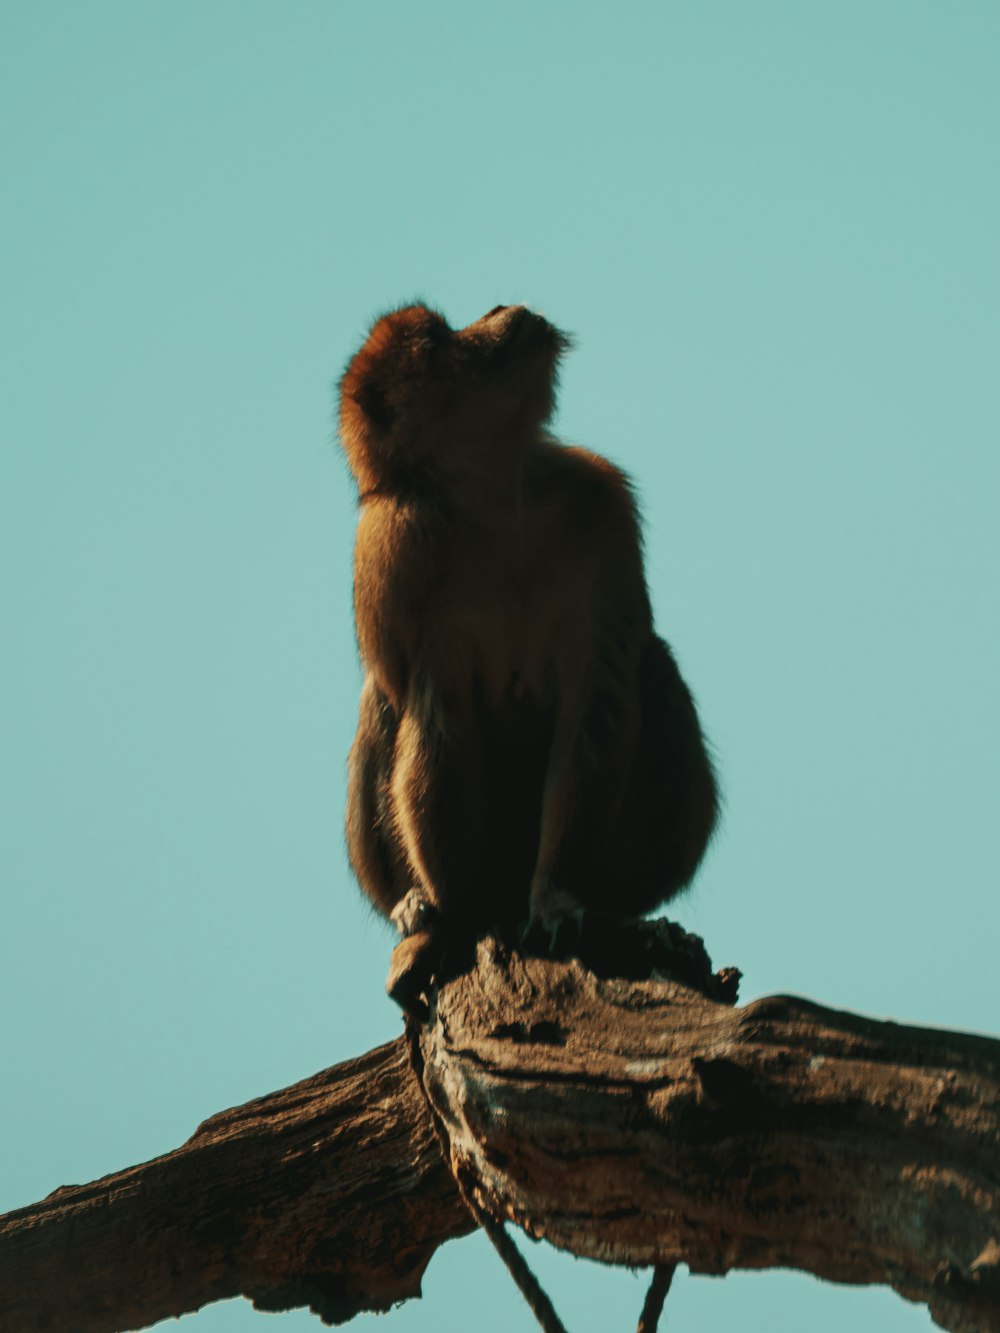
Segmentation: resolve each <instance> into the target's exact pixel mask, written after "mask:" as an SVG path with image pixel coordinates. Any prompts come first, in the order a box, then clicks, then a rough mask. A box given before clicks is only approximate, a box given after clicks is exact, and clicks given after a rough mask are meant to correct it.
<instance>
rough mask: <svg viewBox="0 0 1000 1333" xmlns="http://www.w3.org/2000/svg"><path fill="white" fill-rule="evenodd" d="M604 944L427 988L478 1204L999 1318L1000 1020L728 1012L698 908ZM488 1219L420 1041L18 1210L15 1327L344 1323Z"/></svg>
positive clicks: (2, 1259) (559, 1231) (638, 1258)
mask: <svg viewBox="0 0 1000 1333" xmlns="http://www.w3.org/2000/svg"><path fill="white" fill-rule="evenodd" d="M637 938H638V939H639V942H638V944H637V943H636V939H637ZM609 939H610V936H608V933H607V932H603V933H602V941H601V944H600V947H591V948H589V949H584V950H583V953H584V955H585V956H586V959H587V964H588V966H584V965H583V964H582V963H581V962H579V961H566V962H558V961H552V960H547V959H538V958H524V957H522V956H520V955H519V954H517V953H515V952H513V951H510V950H508V949H506V948H504V947H503V946H502V945H500V944H499V943H498V942H496V941H494V940H486V941H483V942H481V944H480V946H479V952H478V959H477V962H476V966H475V968H474V969H473V970H471V971H470V972H468V973H466V974H465V975H462V976H458V977H456V978H454V979H453V980H451V981H449V982H448V983H447V984H446V985H444V986H443V987H442V988H441V990H440V992H439V993H438V995H437V996H436V997H432V1003H431V1015H430V1021H429V1023H428V1024H427V1026H426V1027H425V1028H424V1029H423V1031H422V1032H421V1034H420V1042H419V1058H418V1061H417V1063H418V1066H419V1065H420V1064H421V1063H422V1066H423V1078H424V1082H425V1085H426V1088H427V1093H428V1095H429V1097H430V1099H431V1102H432V1104H433V1107H434V1111H435V1117H436V1118H437V1120H438V1122H439V1125H440V1126H442V1127H443V1128H444V1130H445V1134H446V1139H447V1141H448V1142H449V1143H450V1151H451V1155H452V1160H453V1163H454V1167H455V1169H456V1170H457V1171H458V1172H459V1173H460V1175H461V1178H462V1180H463V1183H464V1185H465V1187H466V1189H470V1190H471V1191H472V1192H473V1193H474V1194H475V1196H476V1198H477V1200H478V1201H479V1203H480V1204H481V1205H483V1206H484V1207H485V1208H486V1209H487V1210H489V1211H492V1212H494V1213H496V1214H498V1215H501V1216H506V1217H510V1218H513V1219H514V1220H515V1221H517V1222H518V1223H519V1224H520V1225H522V1226H523V1227H524V1228H525V1229H526V1230H527V1231H528V1232H529V1234H531V1235H534V1236H544V1237H546V1238H547V1239H549V1240H551V1241H552V1242H553V1243H554V1244H556V1245H558V1246H561V1247H563V1248H565V1249H569V1250H572V1251H573V1252H574V1253H575V1254H579V1255H586V1256H589V1257H591V1258H595V1259H600V1260H603V1261H606V1262H611V1263H623V1264H629V1265H633V1266H638V1265H644V1264H651V1263H654V1262H659V1263H664V1264H669V1263H673V1262H682V1263H686V1264H687V1265H688V1266H689V1267H690V1268H691V1269H692V1270H693V1271H695V1272H702V1273H717V1274H721V1273H725V1272H728V1271H729V1270H730V1269H733V1268H768V1267H777V1266H780V1267H785V1268H799V1269H803V1270H805V1271H807V1272H810V1273H814V1274H815V1275H816V1276H818V1277H821V1278H827V1279H831V1280H834V1281H839V1282H852V1283H873V1282H878V1283H884V1284H888V1285H890V1286H892V1287H893V1288H894V1289H895V1290H896V1291H897V1292H899V1293H900V1294H901V1295H903V1296H905V1297H906V1298H907V1299H909V1300H914V1301H921V1302H924V1303H926V1304H927V1305H928V1306H929V1307H930V1310H931V1313H932V1316H933V1318H934V1319H935V1321H936V1322H937V1323H938V1324H939V1325H940V1326H941V1327H943V1328H946V1329H950V1330H953V1331H954V1333H986V1330H995V1329H997V1328H1000V1281H998V1272H1000V1245H998V1243H997V1242H998V1238H1000V1178H998V1172H1000V1164H998V1153H997V1148H998V1143H1000V1139H998V1113H1000V1079H998V1074H1000V1042H996V1041H991V1040H989V1039H987V1038H984V1037H975V1036H969V1035H963V1034H959V1033H952V1032H944V1031H934V1030H928V1029H920V1028H908V1027H902V1026H898V1025H896V1024H893V1023H880V1022H875V1021H874V1020H871V1019H866V1018H861V1017H857V1016H854V1015H850V1014H843V1013H837V1012H835V1011H832V1010H828V1009H823V1008H822V1007H820V1006H819V1005H814V1004H811V1003H809V1002H808V1001H805V1000H800V999H794V998H791V997H783V996H772V997H769V998H767V999H762V1000H757V1001H755V1002H754V1003H752V1004H749V1005H747V1006H745V1007H743V1008H741V1009H735V1008H733V1007H732V1005H731V1003H729V1002H727V1001H728V1000H731V998H732V995H733V992H734V988H735V984H734V983H735V978H734V976H733V975H732V974H731V973H729V974H720V976H719V977H718V978H714V979H713V978H712V977H711V973H710V969H709V968H708V964H707V959H705V958H704V956H703V953H702V955H699V954H698V949H697V947H696V945H695V944H694V943H693V937H684V936H683V932H680V931H678V930H677V928H676V927H670V926H668V925H666V924H665V923H664V924H662V925H659V926H657V925H655V924H654V925H653V926H649V927H644V928H642V929H641V930H640V932H639V937H635V936H633V937H631V938H628V939H626V938H625V937H624V936H620V937H616V940H612V941H611V943H610V945H609ZM623 940H624V943H623ZM609 949H610V952H609ZM612 955H613V956H612ZM470 1229H471V1221H470V1219H469V1216H468V1214H467V1212H466V1211H465V1210H464V1207H463V1205H462V1203H461V1200H460V1198H459V1196H458V1193H457V1191H456V1189H455V1185H454V1183H453V1181H452V1178H451V1176H450V1175H449V1173H448V1171H447V1170H446V1169H445V1167H444V1164H443V1162H442V1160H441V1156H440V1152H439V1149H438V1144H437V1142H436V1141H435V1137H434V1129H433V1124H432V1121H431V1117H430V1115H429V1114H428V1111H427V1106H426V1103H425V1101H424V1098H423V1094H422V1092H421V1089H420V1086H419V1084H418V1083H417V1080H416V1077H415V1075H414V1073H413V1070H412V1069H411V1068H410V1065H409V1059H408V1054H407V1050H406V1046H405V1044H404V1042H403V1041H402V1040H400V1041H398V1042H394V1043H391V1044H390V1045H388V1046H383V1047H381V1048H379V1049H378V1050H375V1051H372V1052H370V1053H369V1054H368V1055H366V1056H364V1057H362V1058H361V1059H358V1060H353V1061H349V1062H347V1063H346V1064H343V1065H339V1066H337V1067H336V1068H334V1069H332V1070H328V1071H326V1072H325V1073H323V1074H319V1075H317V1076H316V1077H315V1078H312V1079H308V1080H306V1081H304V1082H302V1083H299V1084H296V1085H295V1086H294V1087H292V1088H289V1089H286V1090H285V1091H284V1092H280V1093H276V1094H274V1095H272V1096H270V1097H265V1098H261V1099H260V1100H258V1101H254V1102H250V1103H248V1104H247V1105H246V1106H244V1107H240V1108H238V1109H236V1110H234V1111H228V1112H225V1113H223V1114H222V1115H219V1116H215V1117H213V1118H212V1119H211V1120H209V1121H206V1123H205V1124H204V1125H202V1126H201V1128H200V1129H199V1130H198V1131H197V1133H196V1134H195V1135H194V1136H193V1137H192V1139H190V1140H189V1142H188V1143H186V1144H185V1145H184V1146H183V1147H182V1148H179V1149H178V1150H177V1151H176V1152H173V1153H170V1154H168V1155H167V1156H166V1157H161V1158H157V1159H156V1160H155V1161H153V1162H149V1163H146V1164H145V1165H144V1166H140V1167H134V1168H132V1169H131V1170H129V1171H124V1172H121V1173H120V1174H118V1175H115V1176H109V1177H106V1178H105V1179H104V1180H101V1181H98V1182H96V1183H95V1184H93V1185H89V1186H83V1187H71V1188H69V1189H63V1190H59V1191H56V1193H55V1194H54V1195H50V1196H49V1198H48V1199H45V1200H43V1201H42V1202H41V1203H40V1204H37V1205H35V1206H34V1207H32V1208H25V1209H21V1210H19V1211H17V1212H14V1213H10V1214H8V1215H7V1217H6V1218H3V1219H0V1329H2V1330H4V1333H34V1331H35V1330H41V1329H43V1328H46V1329H51V1328H73V1329H76V1330H80V1333H118V1330H126V1329H134V1328H140V1327H143V1326H145V1325H147V1324H149V1323H152V1322H154V1321H155V1320H157V1319H161V1318H164V1317H166V1316H168V1315H174V1314H181V1313H184V1312H186V1311H189V1310H194V1309H197V1308H198V1307H199V1306H201V1305H202V1304H205V1303H206V1302H208V1301H211V1300H218V1299H222V1298H224V1297H229V1296H235V1295H240V1294H243V1295H246V1296H249V1297H250V1298H252V1299H254V1300H255V1302H256V1304H257V1305H258V1306H259V1307H260V1308H264V1309H284V1308H291V1307H293V1306H297V1305H310V1306H311V1307H312V1308H313V1309H314V1310H316V1311H317V1313H319V1314H320V1315H321V1316H322V1317H323V1318H324V1319H325V1320H327V1321H329V1322H341V1321H344V1320H346V1319H349V1318H351V1316H352V1315H353V1314H355V1313H357V1312H358V1311H359V1310H362V1309H376V1310H379V1309H383V1310H384V1309H386V1308H387V1307H388V1306H389V1305H391V1304H392V1303H394V1302H396V1301H399V1300H402V1299H405V1298H406V1297H408V1296H413V1295H417V1294H419V1288H420V1277H421V1275H422V1273H423V1270H424V1268H425V1267H426V1265H427V1262H428V1260H429V1258H430V1256H431V1254H432V1253H433V1250H434V1248H435V1247H436V1246H437V1245H438V1244H440V1243H442V1242H443V1241H445V1240H447V1239H449V1238H451V1237H452V1236H456V1235H459V1234H461V1233H463V1232H465V1231H468V1230H470Z"/></svg>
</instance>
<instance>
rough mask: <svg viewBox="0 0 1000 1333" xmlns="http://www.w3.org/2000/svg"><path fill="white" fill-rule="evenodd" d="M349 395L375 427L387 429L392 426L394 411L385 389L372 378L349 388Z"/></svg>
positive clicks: (394, 416) (394, 417) (394, 418)
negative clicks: (353, 387) (354, 387)
mask: <svg viewBox="0 0 1000 1333" xmlns="http://www.w3.org/2000/svg"><path fill="white" fill-rule="evenodd" d="M351 397H352V398H353V399H354V401H355V402H356V403H357V405H358V407H360V408H361V410H362V412H364V414H365V416H366V417H367V418H368V420H369V421H370V422H371V424H372V425H373V426H375V427H376V429H378V430H389V429H390V428H391V427H392V423H393V422H394V421H395V420H396V413H395V411H394V410H393V408H392V406H391V405H390V403H389V400H388V399H387V398H386V396H385V391H384V390H383V389H382V387H381V386H380V385H378V384H376V383H375V382H374V380H362V382H361V383H360V384H359V385H358V386H357V388H356V389H352V390H351Z"/></svg>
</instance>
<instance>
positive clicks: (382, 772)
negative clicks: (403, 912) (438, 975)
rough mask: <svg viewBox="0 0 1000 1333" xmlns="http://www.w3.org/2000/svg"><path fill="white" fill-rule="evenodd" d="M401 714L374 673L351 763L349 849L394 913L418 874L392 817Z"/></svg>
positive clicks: (382, 904)
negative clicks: (412, 868)
mask: <svg viewBox="0 0 1000 1333" xmlns="http://www.w3.org/2000/svg"><path fill="white" fill-rule="evenodd" d="M398 726H399V723H398V719H397V717H396V714H395V712H394V711H393V709H392V706H391V705H390V703H389V701H388V699H387V698H386V696H385V695H384V694H383V693H382V691H381V690H380V689H379V687H378V686H377V684H376V683H375V681H374V679H373V678H372V677H371V676H368V677H367V678H366V679H365V682H364V685H363V687H362V690H361V702H360V705H359V709H358V730H357V734H356V735H355V738H354V744H353V745H352V746H351V753H350V757H349V759H348V763H347V821H346V832H347V851H348V855H349V857H350V860H351V866H352V868H353V870H354V873H355V874H356V875H357V877H358V882H359V883H360V885H361V888H362V889H363V890H364V892H365V893H366V894H367V896H368V897H369V898H370V899H371V901H372V903H373V904H374V905H375V907H376V908H378V910H379V911H380V912H381V913H382V914H383V916H390V915H391V914H392V912H393V910H394V908H395V907H396V905H397V904H398V903H399V900H400V899H401V898H402V897H403V896H404V895H405V894H406V892H407V889H408V888H409V886H410V884H411V882H412V880H411V877H410V873H409V868H408V866H407V864H406V858H405V856H404V855H403V850H402V847H401V846H400V843H399V836H398V834H397V832H396V828H395V824H394V821H393V817H392V805H391V800H390V782H391V779H392V768H393V758H394V755H395V748H396V732H397V730H398Z"/></svg>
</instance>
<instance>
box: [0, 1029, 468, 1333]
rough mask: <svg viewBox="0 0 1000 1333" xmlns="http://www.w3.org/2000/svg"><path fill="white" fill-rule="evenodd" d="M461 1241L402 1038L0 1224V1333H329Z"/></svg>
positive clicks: (458, 1211) (406, 1291)
mask: <svg viewBox="0 0 1000 1333" xmlns="http://www.w3.org/2000/svg"><path fill="white" fill-rule="evenodd" d="M471 1230H472V1221H471V1218H470V1217H469V1214H468V1212H467V1211H466V1210H465V1208H464V1206H463V1205H462V1202H461V1200H460V1199H459V1197H458V1195H457V1193H456V1190H455V1184H454V1181H453V1180H452V1178H451V1176H450V1175H449V1174H448V1171H447V1169H446V1167H445V1165H444V1163H443V1161H442V1160H441V1153H440V1149H439V1148H438V1144H437V1141H436V1140H435V1137H434V1132H433V1129H432V1126H431V1122H430V1117H429V1115H428V1113H427V1107H426V1104H425V1102H424V1099H423V1096H422V1095H421V1092H420V1089H419V1086H418V1085H417V1082H416V1080H415V1078H414V1076H413V1071H412V1069H411V1068H410V1063H409V1055H408V1052H407V1047H406V1042H405V1040H404V1039H403V1038H400V1039H399V1040H397V1041H394V1042H390V1043H389V1044H388V1045H387V1046H380V1047H378V1048H377V1049H376V1050H374V1051H370V1052H369V1053H368V1054H367V1055H364V1056H362V1057H361V1058H360V1059H357V1060H348V1061H347V1062H346V1063H344V1064H341V1065H337V1066H335V1067H334V1068H333V1069H328V1070H326V1071H324V1072H323V1073H321V1074H317V1075H315V1077H313V1078H309V1079H305V1080H303V1082H301V1083H296V1084H293V1086H292V1087H290V1088H285V1089H284V1090H283V1091H281V1092H276V1093H273V1094H271V1095H270V1096H268V1097H261V1098H259V1099H257V1100H255V1101H252V1102H248V1103H247V1104H246V1105H245V1106H240V1107H237V1108H235V1109H234V1110H231V1111H224V1112H222V1114H221V1115H216V1116H213V1117H212V1118H211V1119H210V1120H206V1121H205V1123H204V1124H203V1125H201V1126H200V1127H199V1129H198V1130H197V1131H196V1133H195V1134H194V1135H193V1136H192V1137H191V1138H190V1139H189V1140H188V1141H187V1143H185V1144H184V1145H183V1147H180V1148H178V1149H177V1150H176V1151H175V1152H172V1153H168V1154H167V1155H166V1156H165V1157H157V1158H155V1159H154V1160H153V1161H151V1162H146V1163H144V1164H143V1165H141V1166H136V1167H132V1168H130V1169H129V1170H127V1171H121V1172H119V1173H118V1174H116V1175H113V1176H105V1177H104V1178H103V1179H102V1180H98V1181H95V1182H94V1183H93V1184H91V1185H80V1186H78V1185H72V1186H68V1187H64V1188H63V1189H59V1190H56V1191H55V1193H54V1194H50V1195H49V1196H48V1198H46V1199H43V1200H42V1201H41V1203H38V1204H35V1205H33V1206H32V1207H30V1208H21V1209H18V1210H17V1211H15V1212H12V1213H8V1214H7V1215H6V1216H5V1217H3V1218H0V1330H2V1333H35V1330H38V1331H39V1333H41V1330H43V1329H44V1330H47V1333H52V1330H56V1329H61V1330H63V1329H72V1330H73V1333H117V1330H124V1329H137V1328H145V1327H146V1326H147V1325H149V1324H152V1323H155V1322H156V1321H157V1320H159V1319H166V1318H167V1317H169V1316H171V1315H181V1314H185V1313H187V1312H189V1311H191V1310H197V1309H199V1308H200V1307H201V1306H203V1305H206V1304H208V1303H209V1302H210V1301H218V1300H224V1299H227V1298H229V1297H232V1296H246V1297H248V1298H250V1299H251V1300H253V1301H254V1303H255V1304H256V1306H257V1307H258V1308H259V1309H262V1310H283V1309H292V1308H294V1307H296V1306H302V1305H309V1306H311V1307H312V1309H314V1310H315V1311H316V1312H317V1313H318V1314H320V1315H321V1316H322V1317H323V1318H324V1320H326V1321H327V1322H330V1323H340V1322H343V1321H344V1320H347V1319H350V1318H351V1317H352V1316H353V1315H355V1314H357V1313H358V1311H359V1310H387V1309H389V1308H390V1307H391V1306H392V1305H394V1304H395V1303H397V1302H398V1301H401V1300H405V1299H406V1298H407V1297H409V1296H418V1295H419V1294H420V1278H421V1276H422V1274H423V1271H424V1269H425V1268H426V1266H427V1263H428V1261H429V1259H430V1257H431V1255H432V1254H433V1252H434V1250H435V1249H436V1248H437V1246H438V1245H440V1244H441V1242H442V1241H445V1240H448V1239H450V1238H451V1237H452V1236H459V1235H462V1234H463V1233H465V1232H468V1231H471Z"/></svg>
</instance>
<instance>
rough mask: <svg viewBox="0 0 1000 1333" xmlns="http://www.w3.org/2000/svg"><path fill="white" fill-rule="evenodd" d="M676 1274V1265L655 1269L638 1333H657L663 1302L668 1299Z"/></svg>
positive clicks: (640, 1318) (663, 1265)
mask: <svg viewBox="0 0 1000 1333" xmlns="http://www.w3.org/2000/svg"><path fill="white" fill-rule="evenodd" d="M676 1272H677V1265H676V1264H657V1265H656V1267H655V1268H654V1269H653V1276H652V1278H651V1279H650V1283H649V1290H648V1291H647V1292H646V1302H645V1304H644V1305H643V1307H642V1314H641V1315H640V1316H639V1327H638V1328H637V1329H636V1333H656V1330H657V1327H658V1325H659V1322H660V1315H661V1314H662V1313H663V1302H664V1301H665V1300H666V1299H667V1292H668V1291H669V1290H670V1284H671V1282H673V1280H674V1274H675V1273H676Z"/></svg>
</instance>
